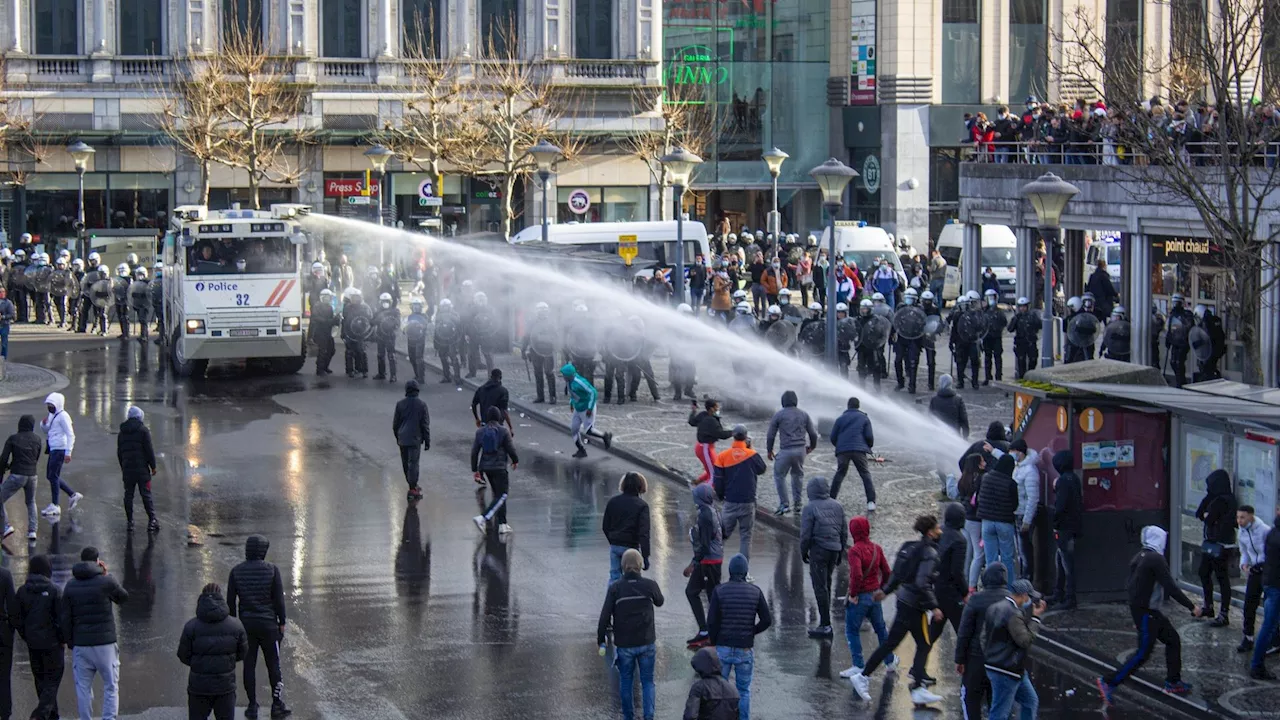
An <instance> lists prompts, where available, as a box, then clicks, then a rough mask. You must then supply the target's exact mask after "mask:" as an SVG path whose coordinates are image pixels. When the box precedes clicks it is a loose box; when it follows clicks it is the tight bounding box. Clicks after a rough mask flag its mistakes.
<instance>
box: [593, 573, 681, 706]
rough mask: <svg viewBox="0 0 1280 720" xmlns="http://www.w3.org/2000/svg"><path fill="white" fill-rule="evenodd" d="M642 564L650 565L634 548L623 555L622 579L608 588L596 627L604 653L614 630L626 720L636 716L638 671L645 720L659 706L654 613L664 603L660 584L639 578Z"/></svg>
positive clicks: (620, 697)
mask: <svg viewBox="0 0 1280 720" xmlns="http://www.w3.org/2000/svg"><path fill="white" fill-rule="evenodd" d="M642 564H646V565H647V564H648V563H647V562H645V561H644V559H643V558H641V557H640V551H638V550H636V549H635V548H628V549H627V551H626V552H624V553H623V554H622V572H623V575H622V578H621V579H619V580H617V581H615V582H614V583H612V584H611V585H609V591H608V592H606V593H605V596H604V605H603V606H602V607H601V608H600V622H599V623H598V624H597V626H596V644H598V645H599V646H600V649H601V651H603V650H604V649H605V640H606V635H607V633H608V631H609V628H613V646H614V648H615V649H616V657H615V658H614V665H616V666H617V668H618V699H619V700H620V701H621V703H622V717H623V720H634V719H635V716H636V711H635V704H634V701H633V699H632V695H631V689H632V684H633V683H634V681H635V672H636V668H637V667H639V668H640V705H641V708H642V709H643V712H644V720H653V717H654V705H655V702H656V701H655V697H656V694H655V689H654V684H653V666H654V662H655V661H656V660H657V657H658V650H657V645H655V643H656V642H657V640H656V638H657V633H656V631H655V630H654V625H653V609H654V608H656V607H662V604H663V603H664V602H665V599H664V598H663V597H662V590H661V589H660V588H659V587H658V583H656V582H654V581H652V580H650V579H649V578H646V577H641V576H640V568H641V565H642Z"/></svg>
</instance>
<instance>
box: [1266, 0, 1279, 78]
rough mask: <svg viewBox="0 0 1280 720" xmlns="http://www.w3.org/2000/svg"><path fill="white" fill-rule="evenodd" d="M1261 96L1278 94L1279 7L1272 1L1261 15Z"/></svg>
mask: <svg viewBox="0 0 1280 720" xmlns="http://www.w3.org/2000/svg"><path fill="white" fill-rule="evenodd" d="M1262 23H1263V25H1262V97H1265V98H1275V97H1277V96H1280V7H1276V4H1275V3H1272V4H1270V5H1268V6H1267V7H1266V9H1265V10H1264V11H1263V16H1262Z"/></svg>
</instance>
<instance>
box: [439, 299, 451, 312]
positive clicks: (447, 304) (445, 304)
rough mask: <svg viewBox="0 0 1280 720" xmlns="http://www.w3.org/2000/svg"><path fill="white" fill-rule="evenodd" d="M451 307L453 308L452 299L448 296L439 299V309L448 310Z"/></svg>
mask: <svg viewBox="0 0 1280 720" xmlns="http://www.w3.org/2000/svg"><path fill="white" fill-rule="evenodd" d="M452 308H453V301H452V300H450V299H449V298H445V299H443V300H441V301H440V309H441V310H450V309H452Z"/></svg>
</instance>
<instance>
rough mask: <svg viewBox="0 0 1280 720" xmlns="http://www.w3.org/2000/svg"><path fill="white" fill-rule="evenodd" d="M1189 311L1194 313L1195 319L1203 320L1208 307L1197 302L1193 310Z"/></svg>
mask: <svg viewBox="0 0 1280 720" xmlns="http://www.w3.org/2000/svg"><path fill="white" fill-rule="evenodd" d="M1191 312H1193V313H1195V316H1196V319H1197V320H1204V316H1205V313H1207V312H1209V308H1207V307H1205V306H1204V305H1200V304H1197V305H1196V308H1195V310H1192V311H1191Z"/></svg>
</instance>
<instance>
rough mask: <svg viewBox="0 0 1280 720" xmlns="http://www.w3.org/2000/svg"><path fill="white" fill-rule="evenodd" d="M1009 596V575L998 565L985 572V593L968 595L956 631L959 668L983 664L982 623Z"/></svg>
mask: <svg viewBox="0 0 1280 720" xmlns="http://www.w3.org/2000/svg"><path fill="white" fill-rule="evenodd" d="M1007 597H1009V573H1008V571H1007V570H1005V568H1004V565H1001V564H999V563H995V564H993V565H989V566H987V567H986V568H985V569H984V570H983V571H982V590H980V591H979V592H976V593H974V594H973V595H970V596H969V601H968V602H966V603H965V604H964V612H963V613H961V615H960V627H959V628H956V654H955V663H956V664H957V665H971V664H973V663H981V662H983V656H982V624H983V621H984V620H985V619H986V617H987V608H989V607H991V606H992V605H995V604H996V603H998V602H1000V601H1001V600H1004V599H1005V598H1007Z"/></svg>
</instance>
